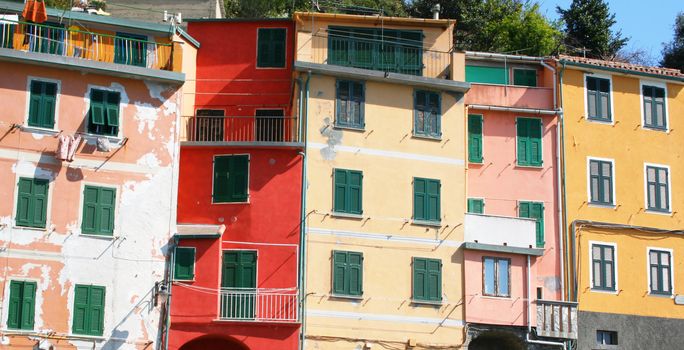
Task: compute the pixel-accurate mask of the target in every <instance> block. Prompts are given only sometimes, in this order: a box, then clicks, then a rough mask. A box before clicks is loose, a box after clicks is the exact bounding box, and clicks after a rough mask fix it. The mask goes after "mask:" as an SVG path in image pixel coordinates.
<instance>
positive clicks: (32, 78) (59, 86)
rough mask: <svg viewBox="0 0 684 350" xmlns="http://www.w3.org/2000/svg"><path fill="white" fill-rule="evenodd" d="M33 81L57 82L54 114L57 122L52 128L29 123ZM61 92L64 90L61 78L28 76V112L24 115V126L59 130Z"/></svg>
mask: <svg viewBox="0 0 684 350" xmlns="http://www.w3.org/2000/svg"><path fill="white" fill-rule="evenodd" d="M32 81H43V82H46V83H54V84H57V91H55V114H54V119H55V124H54V126H53V127H52V129H47V128H41V127H37V126H29V125H28V120H29V109H30V107H31V82H32ZM61 92H62V81H61V80H59V79H51V78H44V77H38V76H32V75H29V76H28V78H27V79H26V113H25V115H24V126H26V127H27V128H32V129H38V130H50V131H59V100H60V99H61Z"/></svg>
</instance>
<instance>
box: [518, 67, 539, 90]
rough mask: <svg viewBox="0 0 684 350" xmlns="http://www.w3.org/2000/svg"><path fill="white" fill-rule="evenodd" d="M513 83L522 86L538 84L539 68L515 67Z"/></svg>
mask: <svg viewBox="0 0 684 350" xmlns="http://www.w3.org/2000/svg"><path fill="white" fill-rule="evenodd" d="M513 85H520V86H531V87H535V86H537V70H536V69H519V68H514V69H513Z"/></svg>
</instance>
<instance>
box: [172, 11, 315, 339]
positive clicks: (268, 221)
mask: <svg viewBox="0 0 684 350" xmlns="http://www.w3.org/2000/svg"><path fill="white" fill-rule="evenodd" d="M293 29H294V28H293V23H292V22H291V21H290V20H259V21H247V20H223V19H221V20H196V21H190V23H189V24H188V31H189V32H190V33H191V35H192V36H193V37H194V38H196V39H197V40H198V41H199V42H200V44H201V46H200V49H199V50H198V54H197V71H196V92H195V113H194V115H192V116H186V117H184V118H183V122H182V134H183V135H182V140H183V141H182V143H181V151H180V154H181V156H180V175H179V183H178V187H179V191H178V192H179V194H178V233H177V235H176V236H175V243H174V244H175V246H176V248H175V254H174V261H173V263H172V266H173V267H172V268H173V270H172V274H173V279H174V282H173V285H172V290H171V296H172V300H171V308H170V328H169V333H168V340H169V349H172V350H175V349H181V350H194V349H202V350H205V349H296V348H297V346H298V339H299V327H300V324H299V307H298V306H299V305H298V304H299V291H298V264H299V262H298V260H299V240H300V222H301V206H300V204H301V200H300V198H301V191H302V162H303V159H302V156H301V155H300V152H301V151H302V143H301V140H300V138H299V135H300V131H299V129H300V127H301V125H300V123H299V120H300V118H298V117H297V116H295V115H293V112H296V109H293V108H291V105H292V100H293V96H294V94H295V93H296V91H297V89H298V86H296V85H294V84H293V80H292V61H293V59H292V53H293V51H294V50H293V45H294V38H293V33H294V30H293Z"/></svg>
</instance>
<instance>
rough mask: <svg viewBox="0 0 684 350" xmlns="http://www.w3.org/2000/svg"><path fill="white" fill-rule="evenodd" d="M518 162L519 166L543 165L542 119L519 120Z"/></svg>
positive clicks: (517, 127)
mask: <svg viewBox="0 0 684 350" xmlns="http://www.w3.org/2000/svg"><path fill="white" fill-rule="evenodd" d="M516 123H517V126H516V129H517V139H518V141H517V157H518V159H517V161H518V165H523V166H541V165H542V123H541V119H533V118H518V119H517V122H516Z"/></svg>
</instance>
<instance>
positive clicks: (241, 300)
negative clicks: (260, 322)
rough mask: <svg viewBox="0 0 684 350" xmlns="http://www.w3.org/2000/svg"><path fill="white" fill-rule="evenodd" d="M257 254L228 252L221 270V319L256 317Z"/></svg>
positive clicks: (252, 251)
mask: <svg viewBox="0 0 684 350" xmlns="http://www.w3.org/2000/svg"><path fill="white" fill-rule="evenodd" d="M256 269H257V252H256V251H255V250H226V251H224V252H223V266H222V269H221V314H220V318H221V319H232V320H251V319H254V317H255V306H256V305H255V304H256Z"/></svg>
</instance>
